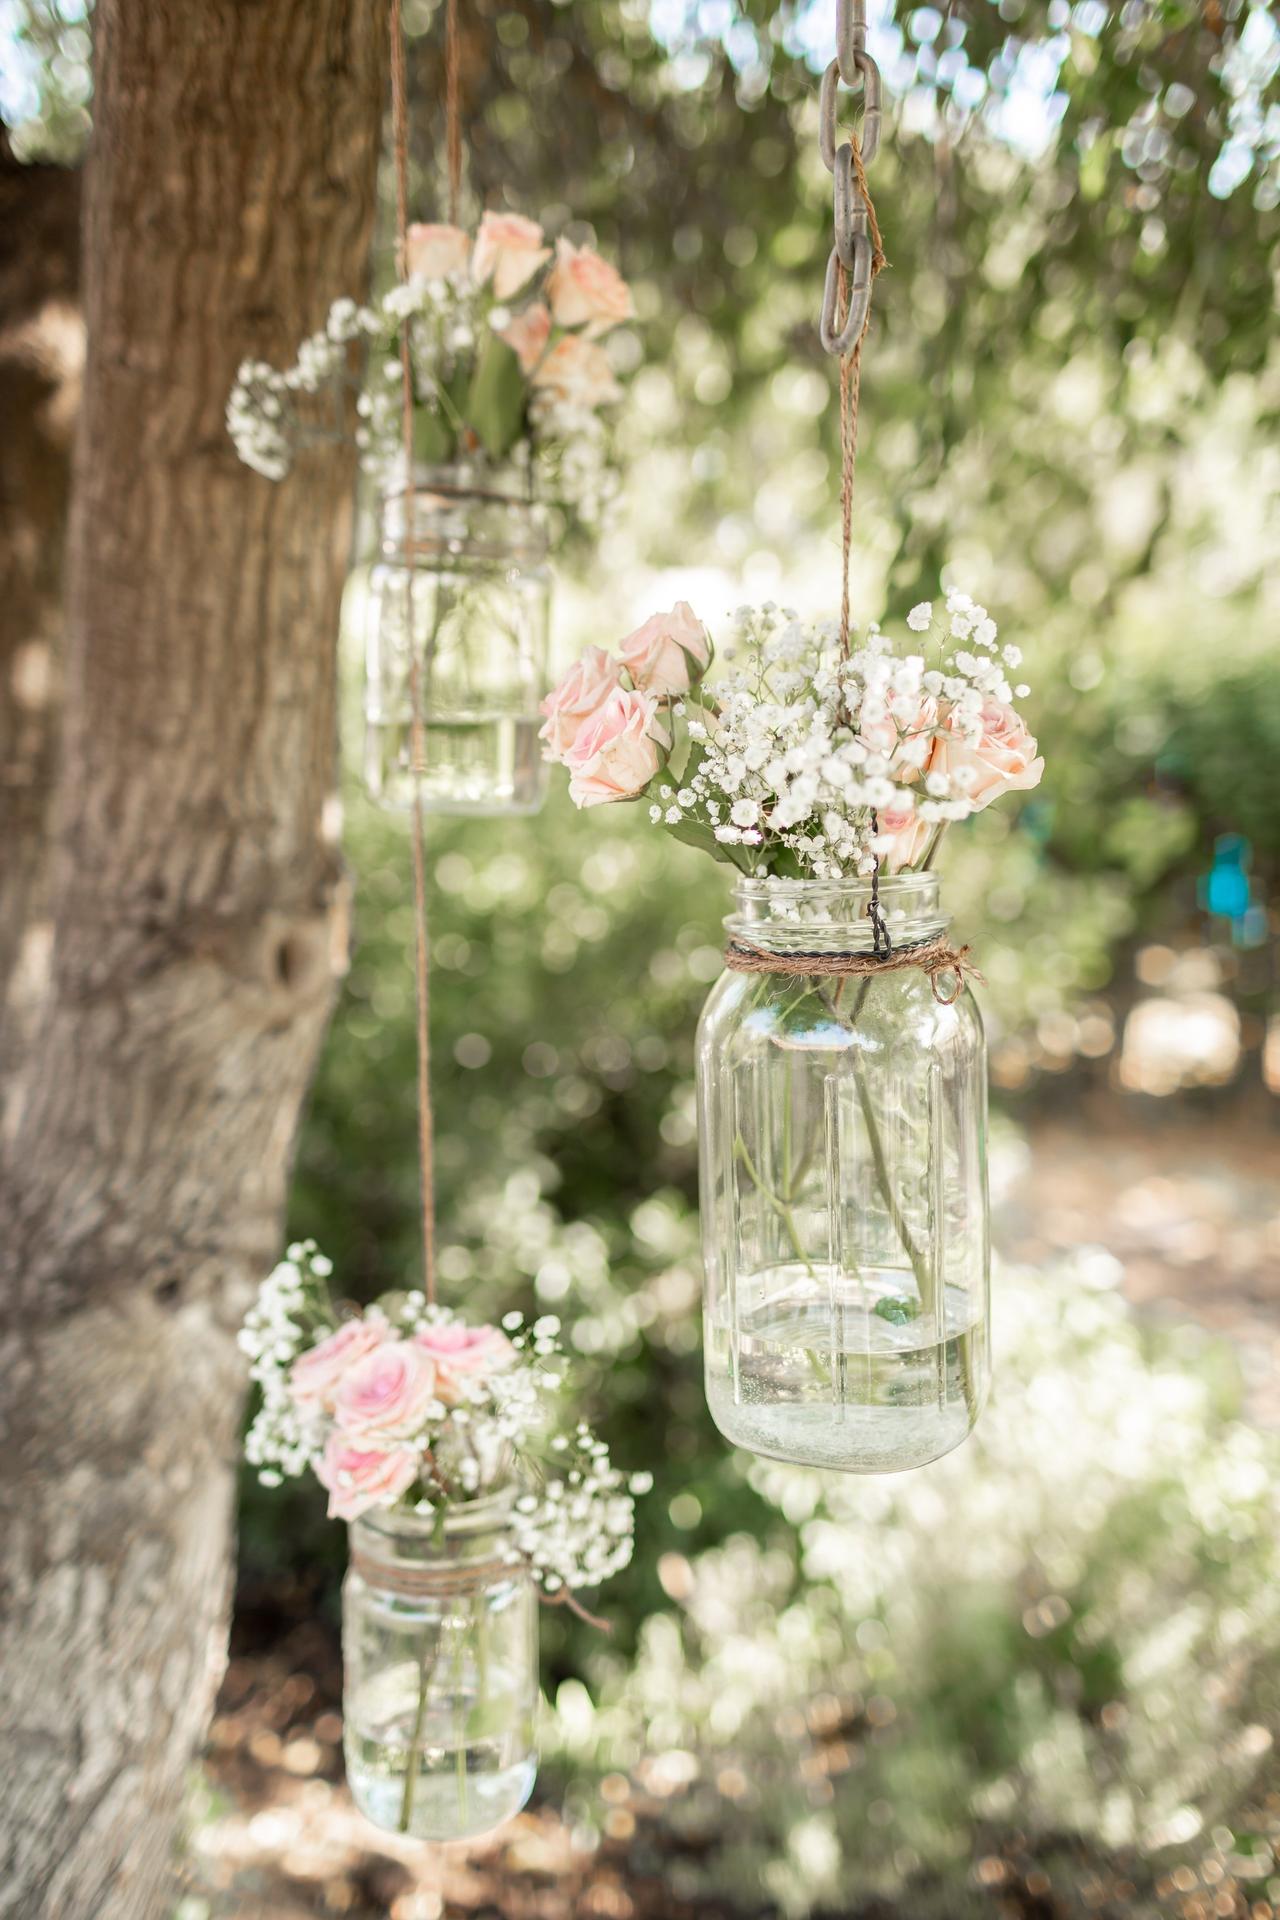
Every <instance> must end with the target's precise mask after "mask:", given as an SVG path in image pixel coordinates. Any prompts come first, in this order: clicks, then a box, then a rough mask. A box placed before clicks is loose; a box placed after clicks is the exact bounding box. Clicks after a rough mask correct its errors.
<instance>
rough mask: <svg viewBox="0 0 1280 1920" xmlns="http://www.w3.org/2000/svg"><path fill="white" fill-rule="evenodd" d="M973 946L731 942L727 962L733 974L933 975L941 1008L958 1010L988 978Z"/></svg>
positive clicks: (933, 942) (934, 942)
mask: <svg viewBox="0 0 1280 1920" xmlns="http://www.w3.org/2000/svg"><path fill="white" fill-rule="evenodd" d="M969 951H970V950H969V948H968V947H967V946H964V947H953V946H952V945H951V942H950V941H949V940H945V939H943V938H942V937H941V935H939V937H938V938H937V939H936V940H925V941H922V942H921V943H920V944H919V945H918V946H914V947H895V948H894V950H893V952H892V953H769V952H766V951H765V950H764V949H763V948H762V947H755V946H752V945H750V944H749V943H748V942H746V941H742V940H731V941H730V942H729V944H728V946H726V948H725V950H724V963H725V965H726V967H728V968H729V969H730V971H731V972H733V973H773V974H781V975H787V976H790V977H791V978H793V979H799V978H800V977H801V976H803V975H805V974H810V975H818V976H826V977H831V976H839V977H841V978H845V979H847V978H849V977H850V976H851V975H857V976H860V977H863V978H866V977H867V976H869V975H871V974H876V973H902V972H905V971H906V970H907V969H908V968H915V969H917V970H918V971H919V972H921V973H923V974H927V975H928V979H929V986H930V989H931V990H932V993H933V997H934V999H935V1000H936V1001H937V1003H938V1005H939V1006H940V1007H953V1006H954V1005H955V1003H956V1001H957V1000H958V999H959V998H960V995H961V994H962V993H963V992H964V989H965V984H966V982H967V981H969V980H976V981H977V982H978V983H979V985H981V986H985V985H986V980H985V978H984V976H983V974H982V973H981V972H980V970H979V969H978V967H977V966H976V965H975V964H974V962H973V961H972V960H971V959H970V958H969ZM948 974H949V975H950V976H951V979H952V982H953V989H952V991H951V992H950V993H948V992H946V991H945V989H944V988H943V987H942V985H941V982H942V980H943V979H944V977H945V976H946V975H948Z"/></svg>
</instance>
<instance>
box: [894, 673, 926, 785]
mask: <svg viewBox="0 0 1280 1920" xmlns="http://www.w3.org/2000/svg"><path fill="white" fill-rule="evenodd" d="M900 725H901V727H902V731H901V734H900V735H899V737H898V739H897V741H896V743H895V745H894V747H893V748H892V750H891V752H890V756H889V757H890V760H891V762H892V765H893V775H894V778H895V779H896V780H898V781H901V782H904V783H907V784H910V782H911V781H913V780H918V779H919V778H920V775H921V773H922V772H923V770H924V768H925V766H926V764H927V763H928V760H929V756H930V754H931V753H932V752H933V738H934V733H935V731H936V729H937V726H938V703H937V701H936V700H935V699H934V698H933V697H932V695H929V694H926V695H925V697H924V699H922V700H921V702H920V705H919V708H918V709H917V711H916V712H915V713H914V714H913V715H912V716H911V718H910V719H909V720H905V721H902V722H900Z"/></svg>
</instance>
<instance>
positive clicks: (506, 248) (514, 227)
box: [471, 213, 551, 300]
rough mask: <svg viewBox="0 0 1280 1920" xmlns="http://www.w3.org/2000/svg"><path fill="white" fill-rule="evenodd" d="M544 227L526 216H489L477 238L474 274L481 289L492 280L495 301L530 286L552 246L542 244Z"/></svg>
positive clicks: (473, 261) (507, 297)
mask: <svg viewBox="0 0 1280 1920" xmlns="http://www.w3.org/2000/svg"><path fill="white" fill-rule="evenodd" d="M542 239H543V235H542V228H541V227H540V226H539V225H538V223H537V221H536V220H526V219H525V217H524V215H523V214H522V213H486V214H485V216H484V218H483V219H482V220H481V222H480V231H479V232H478V233H477V235H476V244H475V249H474V251H473V253H472V255H471V271H472V273H473V275H474V276H475V280H476V284H477V286H481V287H482V286H483V285H484V283H485V281H486V280H488V279H490V278H491V277H492V280H493V292H494V298H495V299H497V300H509V299H510V298H511V296H512V294H514V293H519V291H520V289H521V287H523V286H527V285H528V283H529V281H530V280H532V278H533V276H534V274H535V273H536V272H537V271H538V268H539V267H540V266H541V265H542V263H543V261H544V260H549V259H550V258H551V249H550V247H544V246H543V244H542Z"/></svg>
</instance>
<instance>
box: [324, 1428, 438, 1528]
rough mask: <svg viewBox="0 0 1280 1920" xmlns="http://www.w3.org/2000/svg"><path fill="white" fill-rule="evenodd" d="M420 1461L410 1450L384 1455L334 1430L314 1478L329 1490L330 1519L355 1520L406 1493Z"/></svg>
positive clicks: (386, 1505)
mask: <svg viewBox="0 0 1280 1920" xmlns="http://www.w3.org/2000/svg"><path fill="white" fill-rule="evenodd" d="M420 1468H421V1462H420V1460H419V1458H418V1455H417V1454H416V1453H415V1452H414V1450H413V1448H412V1447H392V1448H390V1450H389V1451H387V1452H385V1453H384V1452H382V1451H381V1450H380V1449H379V1448H376V1447H370V1446H367V1445H365V1444H364V1443H362V1442H361V1441H359V1440H355V1439H353V1438H352V1437H351V1435H350V1434H349V1433H343V1432H342V1431H341V1429H340V1428H338V1427H335V1428H334V1430H333V1432H332V1433H331V1434H330V1435H329V1438H328V1440H327V1442H326V1443H325V1449H324V1457H323V1459H322V1460H321V1462H320V1464H319V1466H318V1467H317V1468H316V1478H317V1479H318V1480H319V1482H320V1485H321V1486H322V1487H327V1488H328V1489H329V1518H330V1519H331V1520H355V1519H357V1518H358V1517H359V1516H360V1514H362V1513H364V1512H366V1511H367V1510H368V1508H370V1507H389V1506H392V1505H393V1504H394V1503H395V1501H397V1500H398V1499H399V1498H400V1495H401V1494H402V1493H407V1492H408V1490H409V1488H410V1487H411V1486H412V1485H413V1483H414V1481H415V1480H416V1479H417V1477H418V1473H419V1471H420Z"/></svg>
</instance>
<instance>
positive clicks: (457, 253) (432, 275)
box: [406, 220, 471, 280]
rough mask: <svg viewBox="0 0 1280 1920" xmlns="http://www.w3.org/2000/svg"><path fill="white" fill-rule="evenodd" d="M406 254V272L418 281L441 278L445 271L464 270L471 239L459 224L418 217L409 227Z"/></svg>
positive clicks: (443, 277) (447, 272)
mask: <svg viewBox="0 0 1280 1920" xmlns="http://www.w3.org/2000/svg"><path fill="white" fill-rule="evenodd" d="M406 253H407V256H408V267H409V272H410V273H411V274H413V275H415V276H416V277H417V278H418V279H419V280H443V279H445V277H446V276H447V275H448V274H451V273H461V272H463V271H464V269H465V267H466V264H467V261H468V259H469V258H470V256H471V240H470V238H469V236H468V235H467V234H465V233H464V232H463V231H462V228H461V227H446V226H438V225H436V224H435V223H434V222H431V221H424V220H418V221H416V222H415V223H414V225H413V226H411V227H410V229H409V232H408V236H407V246H406Z"/></svg>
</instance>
